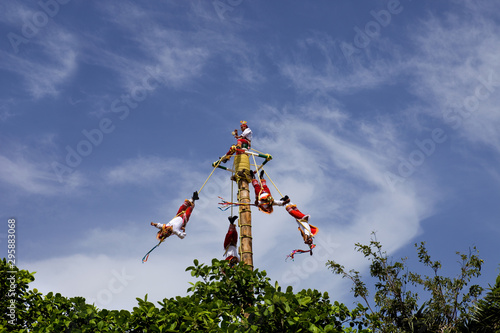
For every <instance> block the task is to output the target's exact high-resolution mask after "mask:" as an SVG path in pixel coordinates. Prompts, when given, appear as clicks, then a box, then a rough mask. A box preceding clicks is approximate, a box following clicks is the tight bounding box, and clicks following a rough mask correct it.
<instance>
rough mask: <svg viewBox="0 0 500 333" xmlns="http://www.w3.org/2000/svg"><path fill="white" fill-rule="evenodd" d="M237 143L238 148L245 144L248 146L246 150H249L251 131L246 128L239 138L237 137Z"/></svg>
mask: <svg viewBox="0 0 500 333" xmlns="http://www.w3.org/2000/svg"><path fill="white" fill-rule="evenodd" d="M237 139H238V140H237V143H236V145H237V146H238V147H240V148H241V147H243V144H244V143H246V144H247V145H248V148H250V146H251V144H252V130H251V129H250V128H249V127H247V128H245V130H244V131H243V132H242V133H241V135H240V136H238V137H237Z"/></svg>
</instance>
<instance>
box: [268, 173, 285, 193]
mask: <svg viewBox="0 0 500 333" xmlns="http://www.w3.org/2000/svg"><path fill="white" fill-rule="evenodd" d="M264 173H265V174H266V176H267V178H268V179H269V181H270V182H271V183H272V184H273V186H274V188H275V189H276V191H278V193H279V194H280V196H281V197H282V198H283V194H281V192H280V190H278V187H277V186H276V184H274V182H273V180H272V179H271V177H269V175H268V174H267V172H266V170H264Z"/></svg>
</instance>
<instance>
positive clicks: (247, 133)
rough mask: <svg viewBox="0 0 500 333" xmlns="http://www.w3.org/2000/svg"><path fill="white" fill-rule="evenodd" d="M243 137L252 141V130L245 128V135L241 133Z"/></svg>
mask: <svg viewBox="0 0 500 333" xmlns="http://www.w3.org/2000/svg"><path fill="white" fill-rule="evenodd" d="M241 137H242V138H244V139H247V140H248V141H252V130H251V129H250V128H248V127H247V128H245V130H244V131H243V133H241Z"/></svg>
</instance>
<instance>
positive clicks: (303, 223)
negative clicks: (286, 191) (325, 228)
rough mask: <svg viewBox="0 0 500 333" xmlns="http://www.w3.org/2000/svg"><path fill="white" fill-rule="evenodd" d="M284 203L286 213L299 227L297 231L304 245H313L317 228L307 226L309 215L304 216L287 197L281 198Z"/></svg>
mask: <svg viewBox="0 0 500 333" xmlns="http://www.w3.org/2000/svg"><path fill="white" fill-rule="evenodd" d="M283 201H284V202H285V204H286V206H285V209H286V211H287V212H288V213H289V214H290V215H292V217H293V218H295V221H297V224H298V225H299V231H300V234H301V235H302V238H303V239H304V243H305V244H307V245H309V246H311V245H312V244H313V237H314V236H316V234H317V233H318V228H316V227H315V226H313V225H310V224H309V218H310V215H309V214H307V215H305V214H304V213H302V212H301V211H300V210H299V209H298V208H297V205H295V204H293V203H291V202H290V199H289V198H288V196H287V195H285V197H284V198H283Z"/></svg>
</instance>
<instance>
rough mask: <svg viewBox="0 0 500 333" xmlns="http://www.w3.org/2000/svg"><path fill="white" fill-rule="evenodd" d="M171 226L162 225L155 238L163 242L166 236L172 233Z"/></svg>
mask: <svg viewBox="0 0 500 333" xmlns="http://www.w3.org/2000/svg"><path fill="white" fill-rule="evenodd" d="M172 232H173V228H172V226H170V225H169V226H163V227H162V228H161V229H160V231H158V233H157V234H156V239H158V240H159V241H161V242H163V241H164V240H165V239H166V238H167V237H169V236H170V235H172Z"/></svg>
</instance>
